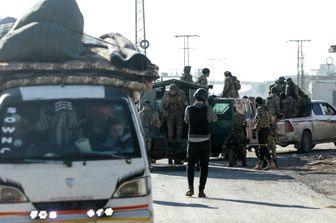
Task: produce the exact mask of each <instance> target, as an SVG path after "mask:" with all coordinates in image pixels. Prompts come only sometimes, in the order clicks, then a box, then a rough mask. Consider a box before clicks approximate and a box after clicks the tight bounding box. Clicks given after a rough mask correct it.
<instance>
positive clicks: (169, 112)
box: [160, 84, 187, 144]
mask: <svg viewBox="0 0 336 223" xmlns="http://www.w3.org/2000/svg"><path fill="white" fill-rule="evenodd" d="M186 106H187V97H186V95H185V93H184V92H183V91H182V90H180V89H179V88H178V87H177V86H176V85H175V84H171V85H170V87H169V91H168V92H165V93H164V95H163V97H162V99H161V103H160V111H161V113H162V114H163V117H164V119H165V121H166V122H167V135H168V143H170V144H172V143H174V140H173V138H174V133H175V136H176V140H175V142H176V143H177V144H179V143H181V137H182V130H183V126H184V121H183V117H184V109H185V107H186Z"/></svg>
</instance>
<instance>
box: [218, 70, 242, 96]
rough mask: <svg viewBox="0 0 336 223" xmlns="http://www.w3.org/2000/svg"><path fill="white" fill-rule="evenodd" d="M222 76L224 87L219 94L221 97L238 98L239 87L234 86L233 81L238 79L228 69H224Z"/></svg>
mask: <svg viewBox="0 0 336 223" xmlns="http://www.w3.org/2000/svg"><path fill="white" fill-rule="evenodd" d="M224 76H225V80H224V88H223V92H222V95H221V96H222V97H223V98H239V93H238V90H239V89H237V88H236V86H235V85H236V83H235V82H237V81H238V79H237V78H236V79H237V80H235V79H234V77H233V76H232V74H231V72H230V71H225V72H224ZM237 84H238V83H237Z"/></svg>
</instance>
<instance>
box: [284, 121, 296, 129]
mask: <svg viewBox="0 0 336 223" xmlns="http://www.w3.org/2000/svg"><path fill="white" fill-rule="evenodd" d="M285 130H286V132H294V126H293V124H292V123H291V122H290V121H288V120H286V121H285Z"/></svg>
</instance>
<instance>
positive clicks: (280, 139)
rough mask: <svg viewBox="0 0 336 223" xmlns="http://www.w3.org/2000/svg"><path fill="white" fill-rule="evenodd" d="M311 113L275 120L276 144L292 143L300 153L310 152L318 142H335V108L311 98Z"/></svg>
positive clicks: (283, 145)
mask: <svg viewBox="0 0 336 223" xmlns="http://www.w3.org/2000/svg"><path fill="white" fill-rule="evenodd" d="M311 109H312V112H311V115H310V116H307V117H300V118H289V119H281V120H279V121H278V122H277V144H278V145H280V146H282V147H285V146H287V145H290V144H294V147H295V148H296V149H297V150H298V152H300V153H308V152H310V151H311V150H312V149H313V148H314V146H315V145H316V144H318V143H330V142H334V143H335V142H336V110H335V108H333V107H332V106H331V105H330V104H328V103H327V102H324V101H320V100H313V101H312V104H311Z"/></svg>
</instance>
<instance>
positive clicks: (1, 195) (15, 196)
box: [0, 186, 28, 203]
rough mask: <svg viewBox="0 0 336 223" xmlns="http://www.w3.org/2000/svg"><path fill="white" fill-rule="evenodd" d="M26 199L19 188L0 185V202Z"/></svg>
mask: <svg viewBox="0 0 336 223" xmlns="http://www.w3.org/2000/svg"><path fill="white" fill-rule="evenodd" d="M27 201H28V199H27V198H26V196H25V195H24V194H23V193H22V192H21V191H20V190H19V189H17V188H15V187H9V186H0V203H21V202H27Z"/></svg>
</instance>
